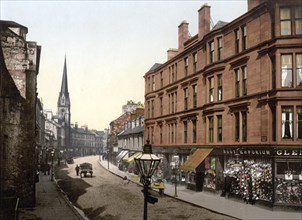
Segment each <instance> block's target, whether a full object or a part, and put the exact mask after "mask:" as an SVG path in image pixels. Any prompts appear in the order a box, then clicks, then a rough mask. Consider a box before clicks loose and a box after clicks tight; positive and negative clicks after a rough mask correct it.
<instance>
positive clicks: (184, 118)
mask: <svg viewBox="0 0 302 220" xmlns="http://www.w3.org/2000/svg"><path fill="white" fill-rule="evenodd" d="M247 2H248V11H247V12H246V13H245V14H243V15H242V16H240V17H238V18H236V19H235V20H233V21H231V22H229V23H227V22H223V21H219V22H217V24H216V25H215V26H214V27H213V28H212V29H211V27H210V23H211V22H210V21H211V17H210V14H211V10H210V6H208V5H204V6H202V7H201V8H200V9H199V10H198V16H199V29H198V33H197V34H196V35H195V36H192V37H190V36H189V24H188V23H187V22H186V21H184V22H182V23H181V24H180V25H179V27H178V43H179V45H178V49H170V50H168V60H167V62H165V63H163V64H155V65H154V66H153V67H152V68H151V69H150V70H149V71H148V72H147V73H146V74H145V76H144V77H145V137H149V138H148V139H149V140H150V141H151V144H152V145H153V151H154V152H156V153H158V154H159V155H160V156H161V157H162V158H163V160H162V161H163V165H162V169H163V171H164V173H167V178H169V176H168V174H169V172H165V171H167V170H169V166H170V165H171V164H172V163H171V162H173V164H174V165H175V161H173V160H174V159H175V158H177V164H178V166H179V171H180V179H181V180H184V182H185V184H186V186H187V187H188V188H191V189H194V190H197V191H201V190H210V191H216V192H221V191H222V192H223V191H225V190H226V188H225V186H226V184H225V183H226V182H227V181H228V180H229V179H230V182H231V184H230V189H228V190H231V194H232V195H234V196H236V197H240V198H243V199H245V200H246V201H249V200H253V201H257V200H261V201H264V202H267V203H270V204H274V205H288V204H289V205H301V202H302V201H301V198H302V197H301V192H302V183H301V181H302V167H301V159H302V149H301V148H302V147H301V139H302V121H301V120H302V101H301V92H302V87H301V80H302V69H301V67H302V45H301V41H302V6H301V4H300V3H299V1H295V0H293V1H280V0H273V1H268V0H248V1H247ZM145 139H147V138H145ZM238 180H240V181H238ZM290 189H292V190H290Z"/></svg>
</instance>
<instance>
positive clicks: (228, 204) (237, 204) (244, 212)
mask: <svg viewBox="0 0 302 220" xmlns="http://www.w3.org/2000/svg"><path fill="white" fill-rule="evenodd" d="M99 162H100V164H101V165H102V166H103V167H104V168H105V169H108V161H107V160H101V161H99ZM109 171H110V172H112V173H114V174H116V175H118V176H121V177H124V176H127V177H128V178H129V179H131V174H129V173H127V172H123V171H121V170H119V169H118V168H117V167H116V166H115V165H113V164H111V163H110V164H109ZM132 179H133V178H132ZM134 182H135V181H134ZM164 193H165V195H167V196H171V197H174V194H175V186H174V185H172V184H165V192H164ZM177 195H178V197H177V199H179V200H182V201H185V202H188V203H191V204H195V205H197V206H200V207H203V208H206V209H209V210H212V211H215V212H218V213H222V214H225V215H229V216H233V217H236V218H239V219H247V220H251V219H259V220H266V219H271V220H278V219H280V220H302V212H301V209H300V212H299V211H293V210H291V211H282V210H276V209H274V210H273V209H272V208H269V207H264V206H258V205H250V204H246V203H244V202H243V201H240V200H235V199H234V200H233V199H226V198H225V197H220V195H217V194H214V193H210V192H195V191H192V190H188V189H186V188H185V186H178V187H177Z"/></svg>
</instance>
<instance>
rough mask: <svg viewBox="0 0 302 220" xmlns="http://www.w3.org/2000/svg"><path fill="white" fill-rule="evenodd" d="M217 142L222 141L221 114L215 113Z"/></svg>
mask: <svg viewBox="0 0 302 220" xmlns="http://www.w3.org/2000/svg"><path fill="white" fill-rule="evenodd" d="M216 117H217V142H222V115H217V116H216Z"/></svg>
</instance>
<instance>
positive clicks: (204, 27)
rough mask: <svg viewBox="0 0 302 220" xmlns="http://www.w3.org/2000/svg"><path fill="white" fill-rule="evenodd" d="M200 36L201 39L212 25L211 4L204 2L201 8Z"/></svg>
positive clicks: (199, 11) (199, 12)
mask: <svg viewBox="0 0 302 220" xmlns="http://www.w3.org/2000/svg"><path fill="white" fill-rule="evenodd" d="M198 14H199V24H198V38H199V40H201V39H202V38H203V37H204V36H205V35H206V34H207V33H209V32H210V25H211V6H209V5H208V4H204V5H203V6H202V7H201V8H200V9H199V10H198Z"/></svg>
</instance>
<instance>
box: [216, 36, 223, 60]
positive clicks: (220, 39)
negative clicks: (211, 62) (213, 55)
mask: <svg viewBox="0 0 302 220" xmlns="http://www.w3.org/2000/svg"><path fill="white" fill-rule="evenodd" d="M217 44H218V54H217V55H218V56H217V59H218V61H221V60H222V55H223V54H222V53H223V46H222V37H218V38H217Z"/></svg>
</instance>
